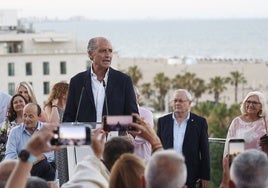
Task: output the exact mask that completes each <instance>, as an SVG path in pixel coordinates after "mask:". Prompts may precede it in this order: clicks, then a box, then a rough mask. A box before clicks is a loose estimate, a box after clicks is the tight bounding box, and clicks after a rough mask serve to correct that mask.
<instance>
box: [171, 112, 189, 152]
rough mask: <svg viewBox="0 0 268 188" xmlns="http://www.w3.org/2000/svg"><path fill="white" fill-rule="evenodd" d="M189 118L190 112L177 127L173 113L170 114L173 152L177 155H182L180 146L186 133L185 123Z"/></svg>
mask: <svg viewBox="0 0 268 188" xmlns="http://www.w3.org/2000/svg"><path fill="white" fill-rule="evenodd" d="M189 118H190V112H189V113H188V115H187V118H186V119H184V120H183V121H182V123H181V124H180V125H179V124H178V122H177V120H176V118H175V115H174V113H173V114H172V119H173V120H174V121H173V122H174V123H173V146H174V150H175V151H176V152H178V153H182V145H183V140H184V135H185V131H186V126H187V121H188V120H189Z"/></svg>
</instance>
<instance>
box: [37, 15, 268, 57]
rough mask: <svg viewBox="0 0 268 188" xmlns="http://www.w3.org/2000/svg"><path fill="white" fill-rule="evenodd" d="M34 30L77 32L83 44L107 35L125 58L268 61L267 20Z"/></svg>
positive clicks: (86, 23)
mask: <svg viewBox="0 0 268 188" xmlns="http://www.w3.org/2000/svg"><path fill="white" fill-rule="evenodd" d="M33 27H34V29H35V30H36V31H56V32H68V33H74V34H75V35H76V37H77V40H78V41H84V42H85V41H88V39H90V38H92V37H95V36H104V37H107V38H108V39H109V40H111V42H112V44H113V47H114V49H115V50H116V51H118V53H119V55H120V56H123V57H166V58H171V57H184V56H187V57H210V58H226V57H227V58H257V59H264V60H268V53H267V49H268V32H267V31H268V19H240V20H239V19H237V20H231V19H227V20H128V21H126V20H125V21H118V20H117V21H101V20H80V21H42V22H34V23H33ZM85 49H86V46H85Z"/></svg>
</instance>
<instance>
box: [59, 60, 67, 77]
mask: <svg viewBox="0 0 268 188" xmlns="http://www.w3.org/2000/svg"><path fill="white" fill-rule="evenodd" d="M66 73H67V70H66V62H65V61H61V62H60V74H66Z"/></svg>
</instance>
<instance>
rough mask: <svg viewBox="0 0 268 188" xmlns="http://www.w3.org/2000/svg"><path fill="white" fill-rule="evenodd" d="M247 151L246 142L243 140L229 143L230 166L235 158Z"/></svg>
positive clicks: (238, 139)
mask: <svg viewBox="0 0 268 188" xmlns="http://www.w3.org/2000/svg"><path fill="white" fill-rule="evenodd" d="M244 150H245V140H244V139H242V138H232V139H230V140H229V143H228V154H229V166H231V164H232V162H233V160H234V158H235V157H236V156H237V155H238V154H239V153H242V152H243V151H244Z"/></svg>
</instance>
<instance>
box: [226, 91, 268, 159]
mask: <svg viewBox="0 0 268 188" xmlns="http://www.w3.org/2000/svg"><path fill="white" fill-rule="evenodd" d="M240 111H241V115H240V116H237V117H236V118H234V119H233V121H232V123H231V125H230V127H229V129H228V133H227V137H226V142H225V147H224V156H226V155H227V154H228V141H229V139H230V138H242V139H244V140H245V149H259V150H260V149H261V148H260V146H259V144H260V138H261V137H262V136H263V135H264V134H266V131H267V128H266V124H267V123H266V119H265V117H266V115H267V114H266V113H267V107H266V100H265V97H264V94H263V93H262V92H260V91H252V92H249V93H248V94H247V96H246V97H245V98H244V100H243V102H242V104H241V107H240Z"/></svg>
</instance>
